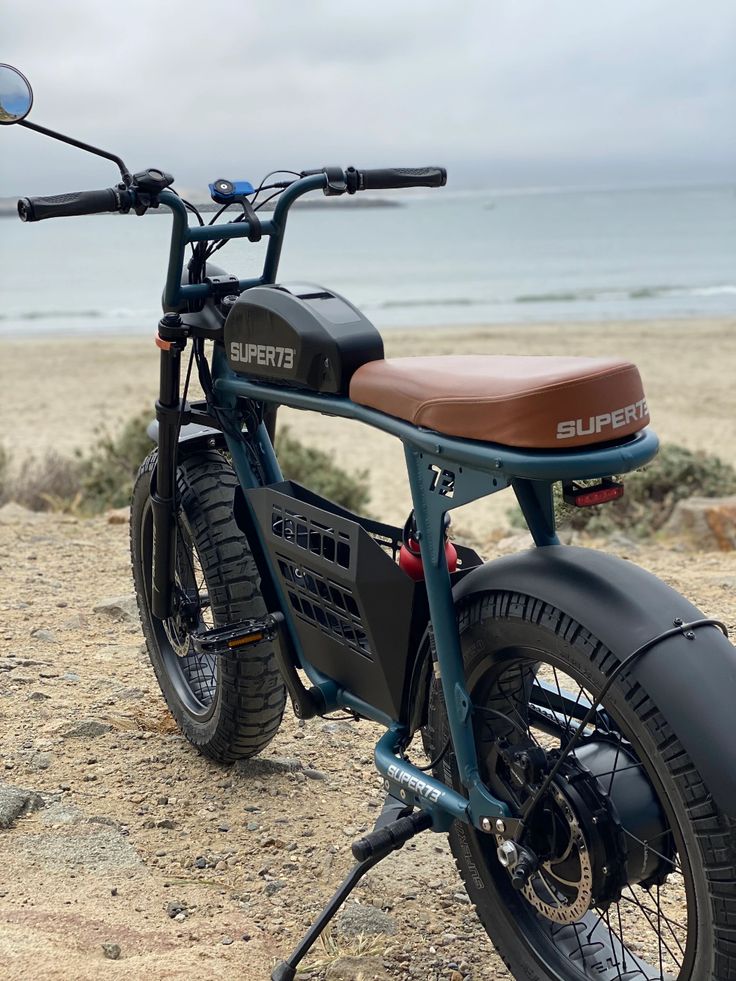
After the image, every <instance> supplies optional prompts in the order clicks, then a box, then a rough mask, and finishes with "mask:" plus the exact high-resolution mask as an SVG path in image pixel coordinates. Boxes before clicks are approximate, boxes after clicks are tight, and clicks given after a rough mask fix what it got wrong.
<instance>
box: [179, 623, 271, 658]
mask: <svg viewBox="0 0 736 981" xmlns="http://www.w3.org/2000/svg"><path fill="white" fill-rule="evenodd" d="M283 621H284V617H283V614H281V613H270V614H269V615H268V616H265V617H263V619H261V620H241V621H240V622H239V623H227V624H225V626H223V627H214V628H213V629H212V630H197V631H195V632H194V633H192V634H190V638H191V641H192V647H193V648H194V650H195V652H196V653H197V654H211V655H214V656H215V657H233V656H235V655H237V653H238V651H239V650H240V649H241V648H243V647H254V646H255V645H257V644H261V643H263V641H267V640H271V639H272V638H273V636H274V635H275V634H276V633H277V632H278V630H279V627H280V626H281V624H282V623H283Z"/></svg>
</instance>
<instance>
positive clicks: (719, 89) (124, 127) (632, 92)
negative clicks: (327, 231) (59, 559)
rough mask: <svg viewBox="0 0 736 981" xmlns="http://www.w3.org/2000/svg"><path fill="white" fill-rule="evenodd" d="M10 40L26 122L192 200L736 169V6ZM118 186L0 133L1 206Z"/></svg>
mask: <svg viewBox="0 0 736 981" xmlns="http://www.w3.org/2000/svg"><path fill="white" fill-rule="evenodd" d="M3 21H4V24H3V41H4V46H3V49H2V51H0V59H2V60H4V61H7V62H10V63H13V64H17V65H18V67H19V68H21V70H23V71H24V72H25V73H26V74H27V75H28V77H29V78H30V79H31V82H32V84H33V86H34V91H35V97H36V102H35V106H34V113H33V119H34V120H35V121H36V122H38V123H41V124H43V125H47V126H50V127H53V128H57V129H60V130H61V131H63V132H69V133H70V134H72V135H74V136H77V137H78V138H80V139H86V140H89V141H91V142H93V143H97V144H98V145H102V146H105V147H107V148H110V149H112V150H114V151H116V152H118V153H120V154H121V155H122V156H123V157H124V158H125V159H126V161H127V162H128V164H129V166H131V167H132V168H133V169H137V168H143V167H147V166H151V165H156V166H162V167H165V168H166V169H169V170H171V171H172V172H173V173H174V174H176V175H177V178H178V179H179V180H180V181H181V182H182V183H183V184H185V185H192V184H196V185H199V186H201V187H204V185H205V184H206V183H207V182H208V181H209V180H211V179H213V178H214V177H217V176H220V175H228V176H231V177H235V178H240V177H248V178H255V177H257V176H258V175H259V174H260V173H262V172H263V171H264V170H266V169H270V168H271V167H274V166H290V167H297V168H300V167H302V166H305V167H308V166H320V165H322V164H323V163H327V162H330V163H341V164H348V163H355V164H357V165H359V166H378V165H392V164H395V165H411V164H424V163H434V162H439V163H442V162H448V163H449V164H451V165H454V167H455V168H456V171H457V173H458V175H459V178H460V180H462V179H463V178H465V179H471V178H472V179H474V180H475V181H476V182H480V181H485V183H487V184H493V183H494V182H500V181H503V182H505V183H513V182H514V180H517V179H519V178H520V177H521V178H522V181H521V182H524V181H526V180H531V181H533V182H534V183H544V182H545V175H554V181H558V180H560V179H565V175H567V176H568V178H569V179H570V180H571V181H576V180H579V179H581V178H586V179H589V180H590V181H591V182H595V181H596V180H598V181H601V180H606V181H609V182H610V181H613V180H615V178H616V175H617V174H620V175H625V177H626V179H629V178H630V177H632V176H635V175H636V174H637V173H639V174H641V175H642V176H643V177H644V176H645V177H646V179H647V180H650V179H656V178H657V177H660V178H662V179H672V178H674V177H687V178H689V179H708V178H712V177H719V176H722V175H726V174H729V173H732V172H733V165H734V163H735V162H736V127H735V126H734V122H733V121H734V119H735V118H736V84H735V83H736V68H735V63H736V59H734V58H733V41H734V38H735V37H736V6H735V5H734V4H733V3H732V2H731V0H710V2H708V3H701V4H698V5H684V4H672V3H671V2H669V0H668V2H664V0H648V2H647V3H644V4H643V3H641V2H640V0H618V2H617V3H616V4H591V3H589V2H584V0H556V2H555V3H546V2H544V0H513V2H512V0H490V2H489V0H459V2H455V3H453V4H448V3H447V2H438V0H425V2H423V3H419V2H414V0H410V2H405V3H398V2H396V0H394V2H388V0H374V2H373V3H371V4H367V5H357V4H350V3H346V2H345V0H342V2H340V3H338V2H336V0H312V2H309V3H303V4H297V3H295V2H293V0H288V2H287V0H251V2H249V3H248V4H243V3H241V2H235V0H220V2H219V3H218V4H217V5H216V6H214V7H211V8H205V6H204V5H203V4H201V3H197V4H195V3H193V2H191V0H179V2H177V3H173V2H162V3H156V2H155V0H154V2H151V0H148V2H146V3H144V2H142V0H131V2H130V3H128V4H126V5H125V7H123V8H120V7H118V8H113V7H110V6H109V5H103V4H99V3H98V2H96V0H66V2H64V3H62V4H53V5H52V4H49V3H48V2H47V0H25V2H24V4H23V5H20V4H16V5H10V7H9V9H7V10H6V11H4V14H3ZM113 177H114V172H113V171H111V169H110V167H109V165H107V164H105V163H103V162H102V161H96V160H93V159H92V158H89V157H86V156H85V155H83V154H81V153H79V151H75V150H72V149H70V148H68V147H63V146H60V145H53V144H52V143H51V142H50V141H48V140H45V141H44V140H43V138H41V137H39V136H37V135H36V134H33V133H28V132H23V131H20V130H19V129H18V128H17V127H16V128H15V129H10V128H7V129H3V130H2V131H0V196H2V195H4V194H13V193H41V192H42V191H47V192H49V193H52V192H55V191H60V190H65V189H70V188H77V187H87V186H96V185H98V184H104V183H109V182H110V181H111V180H112V179H113ZM90 182H91V183H90Z"/></svg>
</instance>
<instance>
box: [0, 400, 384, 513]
mask: <svg viewBox="0 0 736 981" xmlns="http://www.w3.org/2000/svg"><path fill="white" fill-rule="evenodd" d="M150 421H151V412H150V410H146V411H145V412H143V413H141V414H140V415H137V416H135V417H133V418H132V419H130V420H129V421H128V422H127V423H126V424H125V425H124V426H123V428H122V429H121V430H120V432H119V433H118V434H117V435H115V436H113V435H111V434H110V433H107V432H103V433H102V434H101V435H100V437H99V441H98V443H97V444H96V445H95V446H94V447H93V448H92V449H90V450H89V451H88V452H86V453H81V452H77V453H75V454H74V455H73V456H61V455H60V454H58V453H57V452H56V451H54V450H50V451H49V452H48V453H47V454H46V455H45V456H44V457H42V458H41V459H40V460H36V459H34V458H28V459H26V460H24V461H23V463H22V464H21V466H20V468H19V470H18V471H17V473H12V470H11V468H10V460H9V457H8V454H7V452H6V451H5V450H4V449H2V448H0V503H4V502H5V501H9V500H13V501H16V502H17V503H18V504H21V505H23V507H27V508H30V509H31V510H32V511H73V512H75V513H81V514H99V513H100V512H101V511H106V510H107V509H108V508H118V507H125V506H126V505H127V504H129V503H130V496H131V492H132V489H133V483H134V481H135V477H136V474H137V472H138V468H139V466H140V465H141V463H142V461H143V460H144V459H145V457H146V456H147V455H148V453H149V452H150V450H151V448H152V446H153V444H152V443H151V440H150V439H149V437H148V434H147V433H146V429H147V427H148V424H149V422H150ZM276 443H277V451H278V454H279V460H280V462H281V466H282V469H283V472H284V474H285V476H286V477H288V478H290V479H292V480H296V481H298V482H299V483H302V484H305V485H307V486H308V487H310V488H311V489H313V490H314V491H315V492H316V493H318V494H322V495H323V496H324V497H329V498H330V499H331V500H333V501H335V502H336V503H338V504H341V505H342V506H343V507H346V508H350V509H351V510H360V509H361V508H362V507H364V506H365V504H366V503H367V501H368V497H369V493H368V483H367V474H366V473H364V472H362V473H359V474H357V475H355V476H352V475H350V474H348V473H346V471H344V470H343V469H342V468H341V467H338V466H336V464H334V463H333V462H332V460H331V458H330V457H329V455H328V454H327V453H324V452H323V451H322V450H318V449H316V448H314V447H310V446H304V445H303V444H302V443H300V442H299V441H298V440H296V439H294V438H293V437H291V436H290V435H289V431H288V429H287V428H286V427H284V428H283V429H281V430H279V433H278V435H277V440H276Z"/></svg>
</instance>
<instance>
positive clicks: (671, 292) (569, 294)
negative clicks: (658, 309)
mask: <svg viewBox="0 0 736 981" xmlns="http://www.w3.org/2000/svg"><path fill="white" fill-rule="evenodd" d="M729 295H736V285H735V284H731V283H724V284H722V285H720V286H636V287H631V288H628V289H592V288H591V289H581V290H566V291H560V292H553V293H524V294H521V295H520V296H515V297H514V299H513V301H512V302H514V303H577V302H580V301H586V300H587V301H593V302H595V301H596V300H604V301H611V300H624V301H626V300H652V299H656V298H657V297H687V296H729Z"/></svg>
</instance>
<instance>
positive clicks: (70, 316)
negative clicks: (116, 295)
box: [0, 307, 156, 323]
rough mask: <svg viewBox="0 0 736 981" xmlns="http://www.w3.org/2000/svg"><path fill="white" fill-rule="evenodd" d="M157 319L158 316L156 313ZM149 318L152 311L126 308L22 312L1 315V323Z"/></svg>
mask: <svg viewBox="0 0 736 981" xmlns="http://www.w3.org/2000/svg"><path fill="white" fill-rule="evenodd" d="M153 316H154V317H155V316H156V314H155V313H154V314H153ZM144 317H147V318H149V319H150V317H151V311H150V310H129V309H126V308H125V307H120V308H119V309H112V310H21V311H20V312H18V313H0V322H2V321H4V322H6V323H10V322H12V321H28V320H31V321H33V320H136V319H141V318H144Z"/></svg>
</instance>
